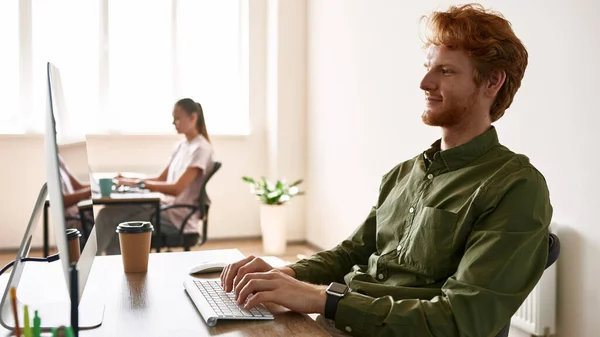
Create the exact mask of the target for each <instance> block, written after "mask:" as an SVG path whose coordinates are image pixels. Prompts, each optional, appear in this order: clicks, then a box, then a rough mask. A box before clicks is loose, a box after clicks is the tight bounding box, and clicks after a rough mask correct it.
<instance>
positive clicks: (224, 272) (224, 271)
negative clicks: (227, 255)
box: [220, 264, 230, 288]
mask: <svg viewBox="0 0 600 337" xmlns="http://www.w3.org/2000/svg"><path fill="white" fill-rule="evenodd" d="M229 266H230V265H229V264H228V265H226V266H225V268H223V271H221V275H220V278H221V287H222V288H225V275H227V273H228V272H229Z"/></svg>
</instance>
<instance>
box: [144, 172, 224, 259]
mask: <svg viewBox="0 0 600 337" xmlns="http://www.w3.org/2000/svg"><path fill="white" fill-rule="evenodd" d="M221 165H222V164H221V162H218V161H217V162H215V163H214V166H213V169H212V171H211V172H210V173H209V174H208V177H206V180H205V181H204V184H203V185H202V187H201V188H200V196H199V197H198V203H197V204H196V205H186V204H172V205H165V206H162V207H161V208H160V211H161V212H162V211H166V210H168V209H172V208H187V209H189V210H190V212H189V213H188V214H187V215H186V216H185V218H184V219H183V222H182V224H181V227H180V229H179V233H176V234H161V236H162V240H161V242H162V244H161V247H160V248H163V247H166V248H167V251H170V250H171V248H174V247H183V250H184V251H186V252H187V251H189V250H190V248H191V247H192V246H195V245H196V244H197V245H199V246H201V245H203V244H204V243H205V242H206V237H207V232H208V210H209V208H210V203H211V201H210V198H209V197H208V194H207V193H206V184H207V183H208V181H209V180H210V178H212V176H213V175H214V174H215V173H216V172H217V171H218V170H219V169H220V168H221ZM196 212H198V214H199V218H200V219H201V220H202V236H200V234H199V233H184V232H183V230H184V229H185V226H186V224H187V222H188V220H189V219H190V217H191V216H192V215H194V213H196ZM158 216H160V214H158ZM151 219H156V214H153V215H152V218H151ZM152 247H154V248H158V247H156V240H155V238H154V237H152Z"/></svg>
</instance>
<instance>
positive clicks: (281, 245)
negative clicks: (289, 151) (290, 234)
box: [242, 177, 304, 255]
mask: <svg viewBox="0 0 600 337" xmlns="http://www.w3.org/2000/svg"><path fill="white" fill-rule="evenodd" d="M242 180H243V181H245V182H246V183H248V184H250V193H252V194H254V195H255V196H256V199H258V200H259V201H260V202H261V206H260V229H261V233H262V240H263V251H264V253H265V254H269V255H283V254H284V253H285V249H286V246H287V233H286V232H287V227H286V223H285V215H286V213H285V205H286V204H287V203H288V202H289V201H290V200H291V199H292V198H293V197H295V196H297V195H302V194H304V192H300V191H299V190H298V185H300V184H301V183H302V179H300V180H296V181H295V182H293V183H291V184H288V183H286V182H285V180H277V181H276V182H275V183H271V182H270V181H268V180H267V178H265V177H261V178H260V179H259V180H254V179H253V178H250V177H242Z"/></svg>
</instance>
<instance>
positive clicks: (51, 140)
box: [0, 63, 104, 329]
mask: <svg viewBox="0 0 600 337" xmlns="http://www.w3.org/2000/svg"><path fill="white" fill-rule="evenodd" d="M46 75H47V80H48V81H47V100H46V102H47V106H46V132H45V137H44V138H45V140H44V143H45V158H46V174H47V183H46V184H44V185H43V186H42V189H41V190H40V194H39V196H38V199H37V201H36V203H35V206H34V209H33V212H32V214H31V218H30V221H29V224H28V226H27V228H26V229H25V234H24V236H23V240H22V242H21V246H20V248H19V252H18V253H17V258H16V260H15V264H14V266H13V270H12V272H11V276H10V278H9V281H8V284H7V287H6V290H5V292H4V296H3V297H2V304H1V307H2V308H1V310H2V315H1V316H0V323H1V324H2V325H3V326H4V327H5V328H8V329H12V328H14V326H15V324H14V317H13V315H12V310H11V304H10V298H9V289H10V288H11V287H15V288H16V287H18V285H19V281H20V278H21V275H22V273H23V268H24V265H23V261H22V259H23V258H26V257H28V255H29V251H30V248H31V241H32V236H33V233H34V232H35V229H36V227H37V225H38V223H39V218H40V214H41V212H42V210H43V207H44V203H45V201H46V197H47V196H49V201H50V214H51V219H50V220H51V223H52V229H53V232H54V235H55V239H56V247H57V250H58V254H59V257H60V262H58V261H57V262H54V263H60V264H61V265H62V268H61V269H62V273H63V274H64V278H65V285H66V288H67V289H66V290H67V292H65V293H66V294H69V295H68V296H65V297H66V298H64V301H61V302H60V303H44V302H39V303H27V304H28V305H29V307H30V308H31V310H37V311H38V313H39V316H40V317H42V318H43V319H42V327H43V328H46V329H48V328H52V327H58V326H60V325H66V326H68V325H70V323H71V321H70V320H71V305H72V303H71V300H72V299H74V300H75V301H76V302H78V304H79V306H78V307H79V315H78V316H79V323H78V325H79V328H83V329H85V328H94V327H98V326H100V325H101V324H102V319H103V316H104V304H103V303H97V302H89V301H83V302H80V299H81V298H82V294H83V292H84V289H85V285H86V283H87V279H88V276H89V273H90V270H91V268H92V264H93V261H94V258H95V256H96V250H97V248H96V247H97V242H96V230H95V228H94V227H93V226H92V227H91V228H90V230H89V237H88V238H87V239H86V240H85V241H86V243H85V246H84V248H83V250H82V251H81V255H80V258H79V260H78V261H77V263H76V267H77V270H78V277H77V285H78V289H77V292H72V291H70V290H71V278H70V276H71V275H70V270H71V266H70V263H69V261H70V254H69V246H68V239H67V232H66V229H67V216H68V214H67V213H68V212H66V211H65V208H64V206H65V195H63V191H65V192H66V191H67V190H68V188H65V186H68V185H69V184H71V182H70V181H66V179H68V178H67V176H66V175H65V172H64V170H63V169H61V159H60V157H59V151H58V149H59V144H58V142H57V123H56V118H55V117H59V118H65V116H66V112H65V108H66V107H65V99H64V93H63V89H62V83H61V77H60V72H59V70H58V68H56V67H55V66H54V65H52V64H51V63H48V64H47V74H46ZM83 151H84V152H83V154H80V157H79V159H80V160H83V161H84V166H86V167H88V171H89V165H88V164H87V145H86V144H84V146H83ZM90 175H91V174H90ZM63 177H64V179H63ZM90 197H91V194H90ZM75 207H76V206H75ZM93 218H94V217H93V215H91V216H90V217H89V219H87V220H88V221H89V220H91V221H93ZM81 221H82V222H84V221H86V219H81ZM83 225H85V224H83ZM40 277H45V275H40ZM48 291H52V289H48ZM57 291H59V292H64V289H63V290H62V291H61V290H60V289H58V290H57ZM75 296H76V298H74V297H75ZM69 297H70V298H69ZM42 301H43V299H42ZM19 306H21V303H19ZM18 312H19V314H21V313H22V310H21V309H19V310H18ZM19 323H20V325H21V326H23V319H22V317H21V319H20V320H19Z"/></svg>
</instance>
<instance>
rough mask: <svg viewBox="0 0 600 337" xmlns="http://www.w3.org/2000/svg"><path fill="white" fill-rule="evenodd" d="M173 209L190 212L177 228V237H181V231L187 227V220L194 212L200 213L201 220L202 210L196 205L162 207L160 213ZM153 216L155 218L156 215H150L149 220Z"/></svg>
mask: <svg viewBox="0 0 600 337" xmlns="http://www.w3.org/2000/svg"><path fill="white" fill-rule="evenodd" d="M174 208H187V209H190V212H189V213H188V215H187V216H186V217H185V218H183V223H182V224H181V227H180V228H179V235H183V229H184V228H185V226H186V225H187V222H188V220H189V218H190V217H191V216H192V214H194V213H196V212H200V217H201V218H202V217H203V213H202V209H201V208H200V206H198V205H187V204H171V205H164V206H161V207H160V211H161V212H162V211H166V210H169V209H174ZM155 216H156V214H154V213H152V216H151V219H153V218H154V217H155Z"/></svg>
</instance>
